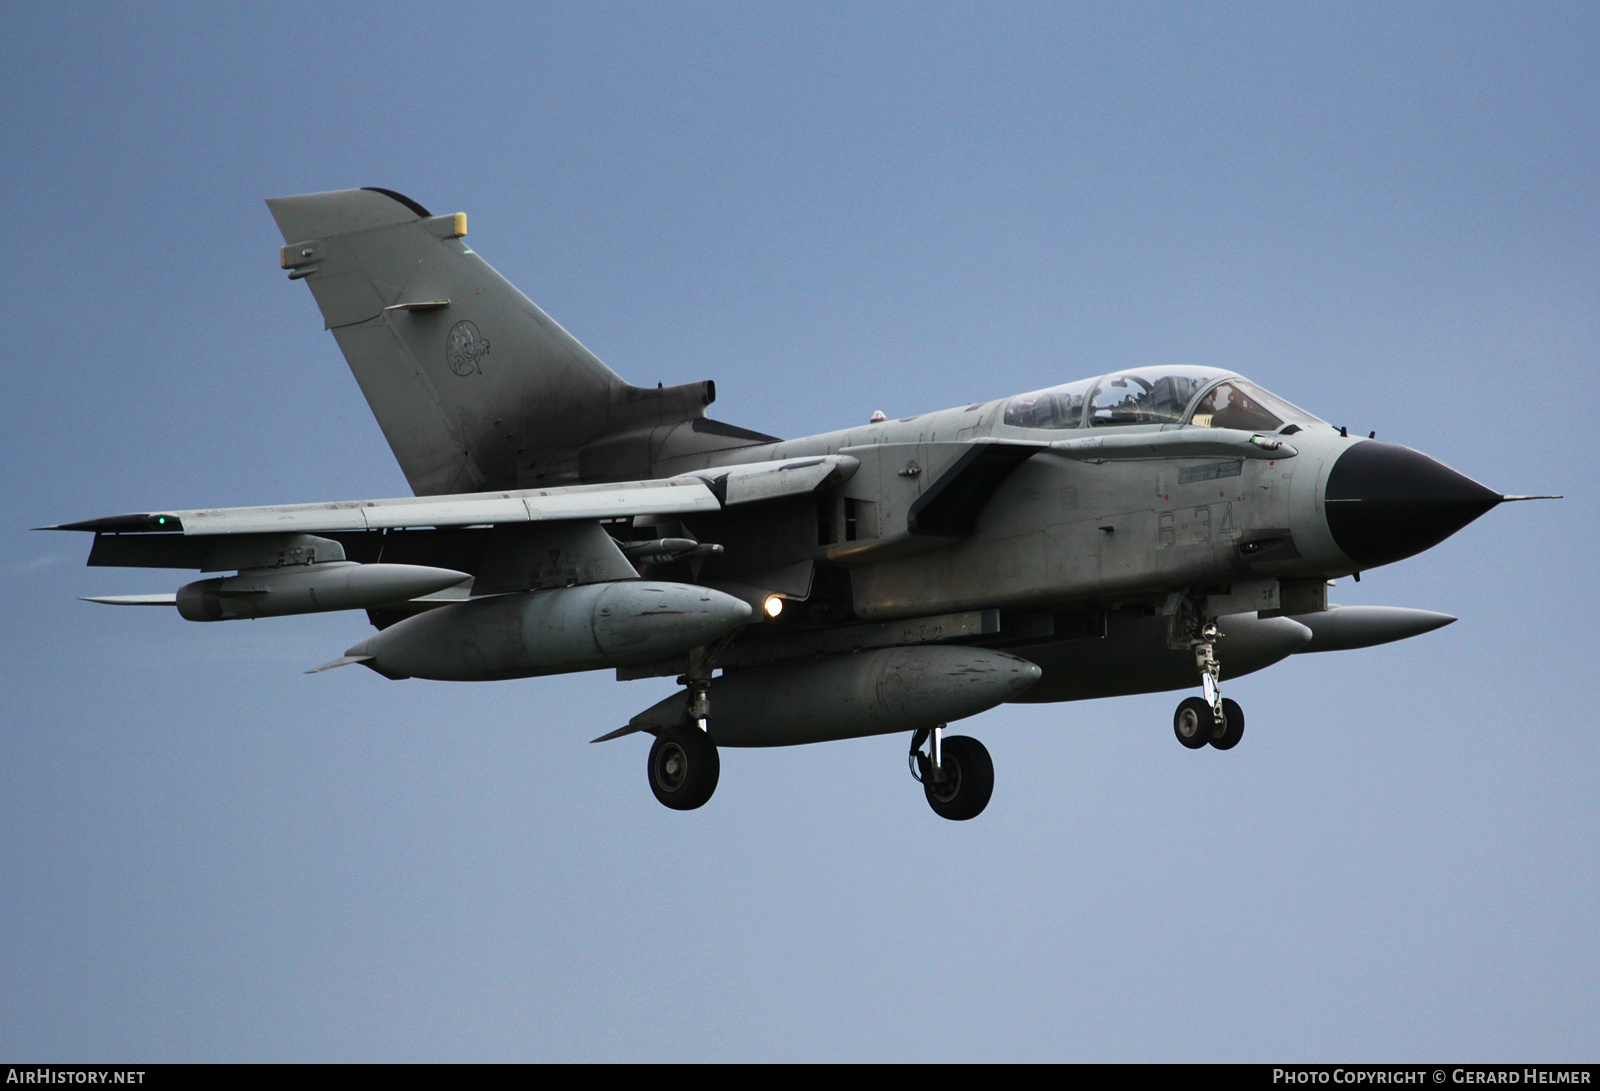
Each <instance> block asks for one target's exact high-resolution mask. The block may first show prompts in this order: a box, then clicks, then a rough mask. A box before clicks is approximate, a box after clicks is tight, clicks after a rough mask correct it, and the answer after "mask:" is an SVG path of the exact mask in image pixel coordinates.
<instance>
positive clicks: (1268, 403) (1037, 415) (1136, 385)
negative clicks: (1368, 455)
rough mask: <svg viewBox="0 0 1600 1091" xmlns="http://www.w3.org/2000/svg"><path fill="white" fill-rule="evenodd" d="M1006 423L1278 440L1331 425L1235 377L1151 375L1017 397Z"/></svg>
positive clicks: (1194, 370)
mask: <svg viewBox="0 0 1600 1091" xmlns="http://www.w3.org/2000/svg"><path fill="white" fill-rule="evenodd" d="M1004 421H1005V423H1006V424H1009V425H1013V426H1015V427H1017V428H1105V427H1111V426H1115V425H1123V424H1185V423H1187V424H1194V425H1198V426H1200V427H1202V428H1239V429H1243V430H1245V431H1249V432H1276V431H1277V430H1278V429H1280V428H1283V427H1284V426H1285V425H1289V424H1294V425H1299V426H1300V427H1305V426H1306V425H1310V424H1323V423H1325V422H1323V421H1321V420H1318V419H1317V418H1316V417H1314V416H1312V415H1311V414H1310V413H1307V412H1306V411H1305V410H1304V409H1300V408H1297V407H1296V406H1293V405H1290V404H1289V403H1288V402H1286V401H1284V400H1283V399H1282V398H1279V397H1278V396H1276V395H1275V394H1270V393H1268V392H1267V391H1265V390H1263V389H1262V388H1261V387H1259V386H1257V385H1256V384H1255V383H1252V382H1250V381H1249V380H1248V379H1245V378H1241V377H1240V376H1238V375H1235V374H1234V373H1233V372H1231V371H1221V370H1217V369H1212V368H1199V367H1144V368H1135V369H1133V370H1131V371H1119V372H1116V373H1114V374H1111V375H1105V376H1102V377H1101V378H1098V379H1080V380H1079V381H1078V382H1075V383H1067V384H1065V385H1063V386H1053V387H1050V388H1049V389H1047V390H1035V391H1033V392H1032V393H1029V394H1018V395H1017V396H1016V397H1014V398H1012V399H1011V400H1010V401H1008V402H1007V403H1006V410H1005V417H1004Z"/></svg>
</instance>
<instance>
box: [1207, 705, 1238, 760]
mask: <svg viewBox="0 0 1600 1091" xmlns="http://www.w3.org/2000/svg"><path fill="white" fill-rule="evenodd" d="M1222 714H1223V715H1224V716H1226V717H1227V718H1228V722H1227V724H1226V725H1225V726H1224V727H1223V728H1222V730H1220V731H1217V730H1215V729H1213V730H1212V732H1211V739H1210V742H1211V745H1212V746H1214V747H1215V748H1216V749H1218V750H1232V749H1233V748H1234V747H1236V746H1238V745H1239V740H1240V739H1242V738H1244V709H1242V708H1240V707H1239V702H1238V701H1234V700H1230V699H1229V698H1227V697H1224V698H1223V699H1222Z"/></svg>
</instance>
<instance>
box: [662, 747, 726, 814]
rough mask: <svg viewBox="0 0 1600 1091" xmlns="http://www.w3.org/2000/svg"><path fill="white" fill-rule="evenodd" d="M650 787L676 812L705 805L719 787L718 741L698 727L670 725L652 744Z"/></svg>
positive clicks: (720, 769)
mask: <svg viewBox="0 0 1600 1091" xmlns="http://www.w3.org/2000/svg"><path fill="white" fill-rule="evenodd" d="M649 770H650V790H651V791H652V792H654V793H655V794H656V798H657V799H659V800H660V801H661V802H662V804H664V805H665V806H668V807H671V808H672V809H673V810H675V811H692V810H694V809H695V808H696V807H702V806H704V805H705V802H706V800H708V799H710V798H711V793H712V792H714V791H716V790H717V777H718V775H719V774H720V773H721V772H722V760H721V759H720V758H718V757H717V744H716V743H714V742H712V741H711V739H710V738H708V737H707V736H706V733H705V732H704V731H701V730H700V729H699V728H698V727H669V728H668V729H667V730H665V731H663V732H662V733H661V734H660V735H657V736H656V741H655V743H654V745H652V746H651V747H650V766H649Z"/></svg>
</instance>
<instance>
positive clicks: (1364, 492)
mask: <svg viewBox="0 0 1600 1091" xmlns="http://www.w3.org/2000/svg"><path fill="white" fill-rule="evenodd" d="M1500 500H1501V496H1500V494H1499V493H1497V492H1495V491H1494V490H1493V489H1490V488H1486V487H1485V486H1483V485H1480V484H1478V483H1477V482H1476V481H1474V480H1472V478H1470V477H1467V476H1465V475H1464V474H1459V473H1457V472H1456V471H1454V470H1452V469H1451V468H1450V467H1448V466H1446V465H1445V464H1444V463H1442V462H1437V461H1435V460H1434V459H1431V458H1429V457H1428V456H1427V455H1425V454H1423V453H1421V452H1420V451H1413V450H1412V449H1411V448H1409V447H1401V446H1399V445H1398V444H1394V443H1382V442H1380V441H1378V440H1370V439H1369V440H1362V441H1361V442H1360V443H1357V444H1355V445H1354V446H1352V447H1351V448H1350V449H1349V450H1347V451H1345V452H1344V453H1343V454H1342V455H1340V456H1339V458H1338V461H1336V462H1335V463H1334V464H1333V469H1332V470H1331V471H1330V472H1329V474H1328V488H1327V492H1326V494H1325V495H1324V508H1323V510H1324V512H1325V513H1326V515H1327V519H1328V529H1329V530H1330V531H1331V532H1332V533H1333V540H1334V542H1335V543H1337V544H1338V546H1339V548H1340V550H1342V551H1343V552H1344V555H1345V556H1347V557H1349V558H1350V559H1351V560H1352V561H1354V562H1355V563H1356V564H1358V565H1361V566H1363V567H1367V568H1371V567H1374V566H1377V565H1380V564H1389V563H1391V562H1393V561H1398V560H1401V559H1402V558H1405V557H1410V556H1412V555H1413V554H1416V553H1421V552H1422V551H1423V550H1425V549H1430V548H1432V547H1433V546H1436V545H1438V544H1439V543H1440V542H1442V541H1444V540H1445V539H1446V538H1448V537H1450V535H1452V534H1454V533H1455V532H1456V531H1458V530H1460V529H1461V528H1462V527H1464V526H1466V525H1467V524H1468V523H1470V522H1472V521H1473V520H1474V519H1476V518H1477V517H1478V516H1480V515H1482V514H1483V513H1484V512H1486V511H1488V510H1489V509H1490V508H1492V507H1494V506H1495V505H1496V504H1498V503H1500Z"/></svg>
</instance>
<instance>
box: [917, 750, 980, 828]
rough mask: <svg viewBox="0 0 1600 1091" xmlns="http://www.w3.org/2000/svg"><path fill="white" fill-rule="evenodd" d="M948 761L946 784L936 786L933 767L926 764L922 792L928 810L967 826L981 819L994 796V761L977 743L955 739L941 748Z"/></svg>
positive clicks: (941, 753)
mask: <svg viewBox="0 0 1600 1091" xmlns="http://www.w3.org/2000/svg"><path fill="white" fill-rule="evenodd" d="M940 757H941V758H943V760H944V780H942V781H937V782H935V780H934V778H933V766H932V764H931V763H929V764H926V765H924V766H923V768H924V769H925V770H926V775H925V776H924V777H923V780H922V791H923V793H924V794H926V795H927V797H928V806H930V807H932V808H933V813H934V814H936V815H938V816H939V817H940V818H948V819H950V820H951V821H953V822H964V821H966V820H967V819H969V818H977V817H978V816H979V815H980V814H982V813H983V809H984V808H985V807H987V806H988V805H989V797H990V796H992V795H993V794H994V760H993V759H992V758H990V757H989V751H988V748H986V747H985V746H984V745H983V744H982V743H981V742H979V741H978V740H977V739H973V738H968V737H967V736H966V735H954V736H952V737H950V738H948V739H945V740H944V744H943V745H942V746H941V747H940Z"/></svg>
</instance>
